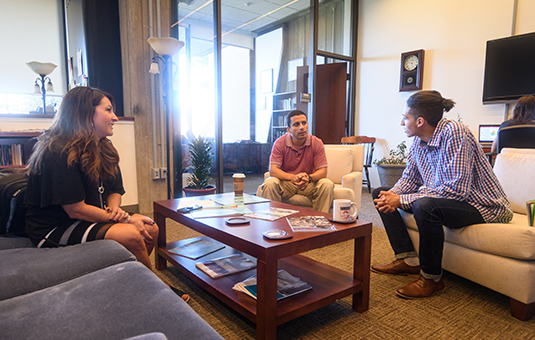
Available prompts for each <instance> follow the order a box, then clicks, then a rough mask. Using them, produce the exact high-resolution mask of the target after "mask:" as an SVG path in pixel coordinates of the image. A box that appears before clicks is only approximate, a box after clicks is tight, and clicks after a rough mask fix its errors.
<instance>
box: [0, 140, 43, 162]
mask: <svg viewBox="0 0 535 340" xmlns="http://www.w3.org/2000/svg"><path fill="white" fill-rule="evenodd" d="M41 133H42V131H35V132H0V169H6V168H22V167H24V166H25V165H26V163H27V162H28V159H29V158H30V155H31V154H32V148H33V146H34V145H35V143H36V142H37V140H36V139H35V138H34V137H37V136H39V135H40V134H41Z"/></svg>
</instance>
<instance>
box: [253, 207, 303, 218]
mask: <svg viewBox="0 0 535 340" xmlns="http://www.w3.org/2000/svg"><path fill="white" fill-rule="evenodd" d="M298 212H299V210H290V209H282V208H268V209H264V210H258V211H254V212H252V213H250V214H245V215H243V216H245V217H251V218H258V219H261V220H267V221H276V220H278V219H280V218H283V217H286V216H289V215H292V214H295V213H298Z"/></svg>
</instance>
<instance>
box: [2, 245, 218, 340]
mask: <svg viewBox="0 0 535 340" xmlns="http://www.w3.org/2000/svg"><path fill="white" fill-rule="evenodd" d="M0 338H2V339H17V340H19V339H99V340H104V339H145V340H146V339H222V337H221V336H219V334H217V332H216V331H215V330H214V329H212V328H211V327H210V326H209V325H208V324H207V323H206V322H205V321H204V320H203V319H202V318H201V317H199V315H197V314H196V313H195V312H194V311H193V309H191V307H190V306H188V304H187V303H185V302H184V301H182V299H180V298H179V297H178V296H177V295H176V294H175V293H173V292H172V291H171V290H170V289H169V288H168V287H167V286H166V285H165V284H164V283H163V282H162V281H161V280H160V279H159V278H158V277H157V276H156V275H155V274H154V273H153V272H151V271H150V270H148V269H147V268H146V267H145V266H143V265H142V264H140V263H139V262H137V261H136V260H135V258H134V256H133V255H132V254H131V253H130V252H129V251H128V250H126V249H125V248H124V247H123V246H121V245H120V244H118V243H116V242H115V241H110V240H102V241H94V242H88V243H85V244H79V245H74V246H68V247H64V248H52V249H38V248H35V247H34V246H33V244H32V243H31V242H30V241H29V240H28V239H26V238H17V237H0Z"/></svg>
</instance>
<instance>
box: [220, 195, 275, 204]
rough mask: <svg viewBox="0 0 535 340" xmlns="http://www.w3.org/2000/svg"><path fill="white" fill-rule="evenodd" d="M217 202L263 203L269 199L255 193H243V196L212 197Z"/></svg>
mask: <svg viewBox="0 0 535 340" xmlns="http://www.w3.org/2000/svg"><path fill="white" fill-rule="evenodd" d="M213 200H214V202H216V203H217V204H222V205H225V204H251V203H263V202H269V199H267V198H263V197H260V196H255V195H248V194H244V195H243V196H237V197H236V196H232V195H229V196H226V197H218V198H214V199H213Z"/></svg>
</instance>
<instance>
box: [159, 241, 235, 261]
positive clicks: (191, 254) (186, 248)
mask: <svg viewBox="0 0 535 340" xmlns="http://www.w3.org/2000/svg"><path fill="white" fill-rule="evenodd" d="M182 242H184V243H181V244H180V245H179V246H177V247H174V248H171V249H169V252H171V253H173V254H177V255H180V256H184V257H187V258H190V259H193V260H196V259H198V258H200V257H203V256H204V255H207V254H210V253H213V252H215V251H218V250H219V249H223V248H225V245H223V244H221V243H219V242H216V241H214V240H212V239H211V238H209V237H207V236H200V237H195V238H190V239H187V240H183V241H182Z"/></svg>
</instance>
